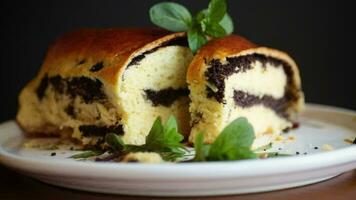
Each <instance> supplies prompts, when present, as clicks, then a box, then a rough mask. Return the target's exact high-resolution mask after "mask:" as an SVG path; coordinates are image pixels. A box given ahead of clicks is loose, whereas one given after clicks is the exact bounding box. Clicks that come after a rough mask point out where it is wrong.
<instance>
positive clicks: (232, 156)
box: [208, 117, 256, 160]
mask: <svg viewBox="0 0 356 200" xmlns="http://www.w3.org/2000/svg"><path fill="white" fill-rule="evenodd" d="M254 138H255V135H254V130H253V127H252V125H251V124H250V123H249V122H248V121H247V119H246V118H244V117H240V118H238V119H236V120H234V121H232V122H231V123H230V124H229V125H228V126H226V127H225V128H224V130H223V131H222V132H221V133H220V135H219V136H218V137H217V139H216V140H215V142H214V143H213V144H212V145H211V147H210V150H209V155H208V160H239V159H247V158H256V154H255V153H254V152H253V151H252V150H251V146H252V143H253V141H254Z"/></svg>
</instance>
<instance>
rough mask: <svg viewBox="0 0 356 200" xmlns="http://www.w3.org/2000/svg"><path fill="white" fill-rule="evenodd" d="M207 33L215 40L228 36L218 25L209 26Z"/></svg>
mask: <svg viewBox="0 0 356 200" xmlns="http://www.w3.org/2000/svg"><path fill="white" fill-rule="evenodd" d="M205 33H206V34H207V35H209V36H212V37H215V38H220V37H224V36H225V35H226V32H225V29H224V28H223V27H222V26H220V24H218V23H214V24H207V26H206V31H205Z"/></svg>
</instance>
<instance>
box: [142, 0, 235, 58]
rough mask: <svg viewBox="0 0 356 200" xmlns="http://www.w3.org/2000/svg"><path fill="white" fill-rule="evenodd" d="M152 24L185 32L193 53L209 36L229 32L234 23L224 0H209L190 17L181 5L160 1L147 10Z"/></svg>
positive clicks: (231, 30) (218, 35) (224, 34)
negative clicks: (206, 6)
mask: <svg viewBox="0 0 356 200" xmlns="http://www.w3.org/2000/svg"><path fill="white" fill-rule="evenodd" d="M149 15H150V19H151V21H152V23H153V24H155V25H157V26H159V27H161V28H164V29H167V30H170V31H174V32H181V31H182V32H187V33H188V44H189V47H190V49H191V50H192V51H193V53H195V52H196V51H197V50H198V49H199V48H200V47H201V46H203V45H204V44H206V43H207V42H208V38H209V37H213V38H219V37H223V36H226V35H228V34H231V33H232V32H233V30H234V25H233V22H232V20H231V17H230V16H229V15H228V14H227V4H226V0H211V1H210V3H209V6H208V8H207V9H203V10H201V11H200V12H198V14H197V15H195V16H194V17H192V15H191V14H190V12H189V11H188V9H186V8H185V7H184V6H183V5H180V4H178V3H173V2H162V3H158V4H156V5H154V6H152V7H151V9H150V11H149Z"/></svg>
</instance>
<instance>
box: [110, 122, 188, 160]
mask: <svg viewBox="0 0 356 200" xmlns="http://www.w3.org/2000/svg"><path fill="white" fill-rule="evenodd" d="M183 139H184V136H183V135H182V134H180V133H179V132H178V126H177V121H176V119H175V118H174V117H173V116H170V117H169V118H168V120H167V122H166V124H164V125H163V124H162V120H161V118H160V117H158V118H157V119H156V120H155V122H154V123H153V125H152V128H151V130H150V132H149V134H148V136H147V137H146V142H145V144H143V145H128V144H125V143H124V142H123V141H122V139H121V137H120V136H118V135H116V134H114V133H110V134H107V135H106V138H105V141H106V143H107V144H108V145H109V146H110V148H111V149H112V151H122V152H123V153H130V152H142V151H144V152H156V153H159V154H160V155H161V156H162V158H163V159H164V160H166V161H175V160H176V159H177V158H180V157H182V156H183V155H184V154H186V153H187V151H186V150H185V148H184V146H183V144H182V143H181V141H182V140H183Z"/></svg>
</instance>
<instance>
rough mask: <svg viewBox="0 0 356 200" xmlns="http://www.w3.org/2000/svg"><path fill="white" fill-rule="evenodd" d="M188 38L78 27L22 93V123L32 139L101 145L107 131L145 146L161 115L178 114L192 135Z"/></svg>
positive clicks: (157, 32) (51, 51) (63, 39)
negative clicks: (63, 139)
mask: <svg viewBox="0 0 356 200" xmlns="http://www.w3.org/2000/svg"><path fill="white" fill-rule="evenodd" d="M186 41H187V39H186V36H185V34H184V33H173V34H172V33H169V32H166V31H163V30H160V29H104V30H90V29H86V30H78V31H75V32H71V33H68V34H66V35H64V36H63V37H61V38H59V39H58V40H57V41H56V42H55V43H54V44H53V45H52V46H51V47H50V49H49V50H48V53H47V56H46V58H45V61H44V63H43V65H42V67H41V69H40V71H39V73H38V74H37V76H36V77H35V78H34V79H33V80H32V81H31V82H30V83H29V84H28V85H27V86H26V87H25V88H24V89H23V90H22V92H21V94H20V97H19V110H18V114H17V121H18V123H19V124H20V126H21V127H22V128H23V129H24V130H25V132H27V133H28V134H32V135H34V134H42V135H43V134H44V135H60V136H69V137H73V138H75V139H77V140H79V141H81V142H82V143H83V144H84V145H98V144H101V143H102V142H103V138H104V136H105V134H107V133H116V134H118V135H122V136H123V140H124V142H126V143H128V144H137V145H139V144H143V143H144V142H145V136H146V135H147V134H148V132H149V130H150V128H151V126H152V124H153V121H154V120H155V118H156V117H158V116H160V117H162V120H166V119H167V118H168V116H170V115H174V116H176V117H177V119H178V121H179V128H180V130H181V132H183V133H185V134H189V118H190V116H189V112H188V105H189V98H188V93H189V91H188V89H187V84H186V78H185V77H186V71H187V67H188V65H189V63H190V62H191V60H192V57H193V55H192V53H191V51H190V50H189V48H188V47H187V46H188V45H187V42H186Z"/></svg>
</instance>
